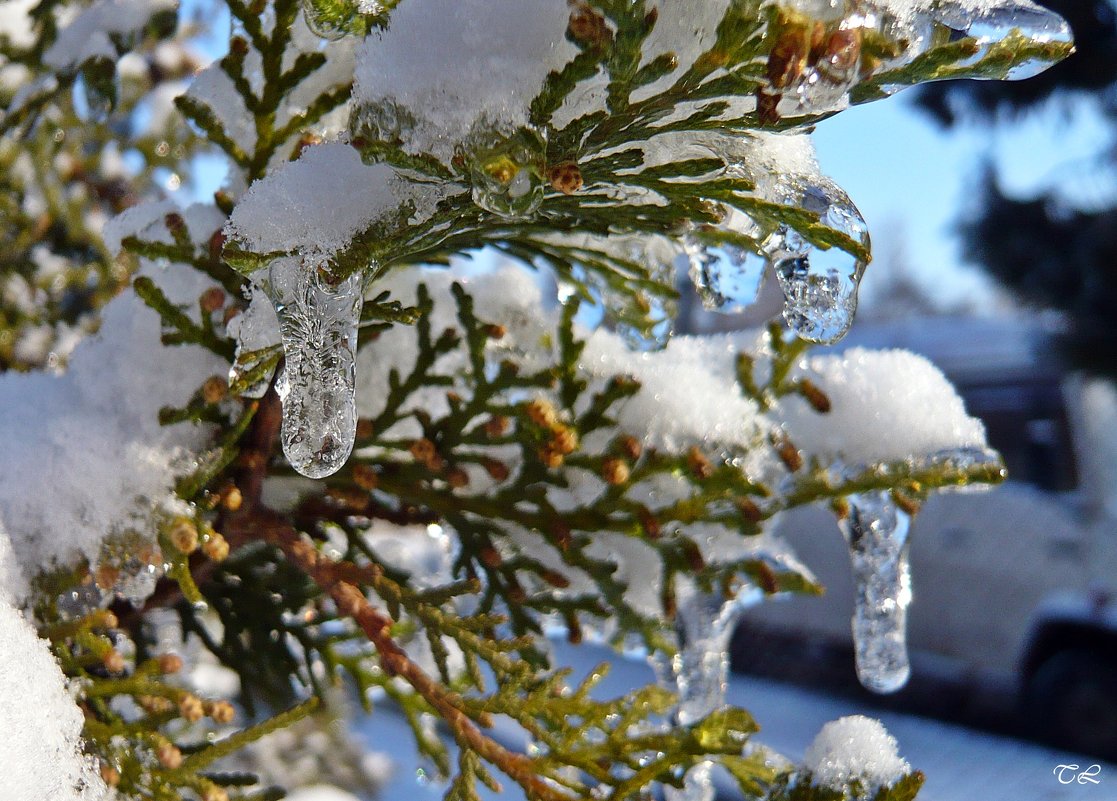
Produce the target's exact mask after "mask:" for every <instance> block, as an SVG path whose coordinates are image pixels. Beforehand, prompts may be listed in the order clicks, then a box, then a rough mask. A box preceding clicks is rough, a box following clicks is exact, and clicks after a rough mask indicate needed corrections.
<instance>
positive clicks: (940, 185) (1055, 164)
mask: <svg viewBox="0 0 1117 801" xmlns="http://www.w3.org/2000/svg"><path fill="white" fill-rule="evenodd" d="M1107 142H1109V143H1112V133H1111V132H1110V130H1109V129H1108V128H1107V126H1106V125H1105V123H1104V122H1103V121H1102V119H1101V118H1100V116H1099V115H1098V113H1097V111H1096V110H1095V109H1094V108H1093V107H1091V106H1090V105H1089V104H1087V103H1080V104H1077V105H1076V106H1074V107H1073V108H1071V110H1070V113H1069V114H1066V113H1060V112H1057V111H1045V112H1042V113H1036V114H1033V115H1030V116H1028V117H1026V118H1024V119H1022V120H1018V121H1013V122H1012V123H1007V124H1001V125H998V126H984V125H976V124H975V125H968V126H963V127H961V128H958V129H954V130H950V131H946V130H943V129H942V128H941V127H939V126H938V125H936V124H935V123H934V122H933V121H932V120H931V118H930V117H928V116H926V115H924V114H922V113H920V112H919V111H917V110H916V109H915V108H914V107H913V104H912V102H911V94H900V95H898V96H896V97H893V98H890V99H887V100H882V101H879V102H876V103H870V104H868V105H865V106H859V107H856V108H852V109H849V110H847V111H845V112H843V113H841V114H839V115H837V116H836V117H833V118H831V119H829V120H826V121H825V122H823V123H822V124H820V125H819V126H818V129H817V131H816V133H815V144H816V146H817V148H818V153H819V161H820V162H821V165H822V168H823V170H824V171H825V172H827V173H828V174H829V175H831V176H832V177H833V178H834V179H835V180H836V181H837V182H838V183H839V184H840V185H841V186H843V187H844V188H845V189H846V191H847V192H849V194H850V196H851V197H852V198H853V200H854V201H855V202H856V203H857V205H858V207H859V208H860V209H861V212H862V214H864V216H865V219H866V220H867V221H868V223H869V230H870V231H872V232H873V239H874V244H875V248H874V249H875V250H876V252H877V253H878V254H883V253H884V252H885V250H886V248H887V246H888V244H889V239H890V238H893V239H894V238H896V237H897V236H900V237H902V238H903V239H904V240H905V244H906V250H907V257H908V261H909V262H910V263H911V265H912V266H913V267H914V268H915V270H916V273H917V275H918V277H919V279H920V280H921V282H923V283H924V284H926V285H928V286H930V287H932V288H933V291H935V292H936V293H938V294H939V295H940V296H941V297H942V298H943V299H946V300H956V299H962V298H967V297H972V298H977V299H979V301H980V302H981V303H983V304H988V303H989V300H990V293H989V290H988V282H987V280H986V279H984V277H983V276H982V275H981V274H980V273H979V272H978V271H976V270H974V269H969V268H967V267H966V266H965V260H964V257H963V254H962V252H961V248H960V243H959V240H958V237H957V236H956V235H955V233H954V227H955V223H956V221H957V220H959V219H961V218H962V215H964V214H965V213H966V211H967V209H972V208H973V200H974V198H975V192H976V190H977V189H978V188H979V187H980V180H981V165H982V163H983V159H985V158H987V157H989V156H992V158H993V160H994V163H995V164H996V165H997V171H998V174H999V175H1000V177H1001V181H1002V186H1003V187H1004V188H1005V190H1006V191H1009V192H1011V193H1014V194H1022V195H1027V194H1032V193H1035V192H1037V191H1038V190H1040V189H1041V188H1043V187H1046V186H1048V185H1051V184H1053V183H1059V182H1060V181H1061V182H1063V183H1066V184H1067V185H1068V186H1071V187H1078V188H1080V189H1081V190H1082V191H1085V192H1095V193H1097V192H1102V191H1105V189H1106V188H1107V187H1106V186H1105V183H1104V180H1103V179H1102V178H1100V177H1098V176H1097V174H1096V173H1093V172H1091V171H1090V169H1089V167H1088V165H1089V163H1090V157H1091V156H1092V155H1094V154H1096V153H1097V152H1098V151H1099V150H1100V149H1102V148H1103V147H1104V146H1105V144H1106V143H1107ZM869 269H870V271H871V270H872V267H870V268H869ZM866 284H867V285H868V286H869V290H870V296H871V272H870V277H868V278H866Z"/></svg>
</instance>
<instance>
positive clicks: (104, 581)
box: [93, 531, 164, 608]
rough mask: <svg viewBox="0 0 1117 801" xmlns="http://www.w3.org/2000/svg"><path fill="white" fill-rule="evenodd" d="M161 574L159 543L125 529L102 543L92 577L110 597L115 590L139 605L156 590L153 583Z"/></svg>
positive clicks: (133, 604)
mask: <svg viewBox="0 0 1117 801" xmlns="http://www.w3.org/2000/svg"><path fill="white" fill-rule="evenodd" d="M163 573H164V564H163V554H162V552H161V551H160V550H159V546H158V545H156V544H155V543H154V542H152V541H150V540H149V539H147V538H146V537H144V536H143V535H142V534H140V533H139V532H136V531H125V532H123V533H121V534H114V535H113V536H111V537H109V538H108V539H106V540H105V542H104V543H103V544H102V546H101V554H100V558H99V560H98V562H97V565H96V567H95V568H94V570H93V577H94V580H95V581H96V583H97V586H98V587H99V588H100V589H101V590H103V591H106V592H108V593H109V595H110V596H111V594H112V593H116V594H117V595H119V596H121V597H122V598H125V599H126V600H127V601H129V602H130V603H131V604H132V606H134V607H136V608H139V607H141V606H142V605H143V602H144V601H145V600H146V599H147V597H148V596H150V595H151V594H152V593H153V592H155V584H156V582H157V581H159V579H160V578H161V577H162V576H163Z"/></svg>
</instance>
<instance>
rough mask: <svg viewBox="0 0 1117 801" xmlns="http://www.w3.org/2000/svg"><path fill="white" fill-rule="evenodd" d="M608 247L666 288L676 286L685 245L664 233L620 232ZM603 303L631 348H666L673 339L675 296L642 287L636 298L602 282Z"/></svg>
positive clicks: (648, 349) (675, 313)
mask: <svg viewBox="0 0 1117 801" xmlns="http://www.w3.org/2000/svg"><path fill="white" fill-rule="evenodd" d="M609 240H610V241H609V247H610V248H611V249H617V250H619V252H620V254H621V255H622V256H623V257H624V258H626V259H628V260H630V261H632V262H635V263H636V264H638V265H640V266H641V267H642V268H643V269H644V271H645V272H646V273H647V276H648V277H649V278H650V279H651V280H652V281H654V282H655V283H657V284H659V285H660V286H663V287H669V288H674V286H675V276H676V263H677V262H678V261H679V260H680V259H683V258H685V250H684V248H683V246H682V245H681V244H680V243H678V242H676V241H674V240H672V239H670V238H669V237H665V236H633V235H620V236H612V237H610V238H609ZM599 286H600V287H601V296H602V302H603V303H604V304H605V307H606V311H607V312H608V314H609V316H610V318H611V319H612V320H613V322H614V327H615V329H616V331H617V333H618V334H620V336H621V338H622V339H623V340H624V342H625V344H626V345H627V346H628V347H629V348H631V349H632V350H644V351H654V350H663V348H665V347H667V343H668V342H669V341H670V340H671V334H672V333H673V332H674V329H675V318H676V317H677V316H678V304H677V303H676V301H675V298H673V297H666V296H664V295H662V294H657V293H654V292H651V291H646V290H640V291H638V292H637V293H636V295H635V296H634V297H630V296H629V295H627V294H626V293H623V292H616V291H615V290H613V289H612V288H611V287H609V286H608V284H606V283H605V282H604V281H602V282H601V283H600V284H599Z"/></svg>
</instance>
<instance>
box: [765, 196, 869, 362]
mask: <svg viewBox="0 0 1117 801" xmlns="http://www.w3.org/2000/svg"><path fill="white" fill-rule="evenodd" d="M795 205H797V206H799V207H800V208H803V209H805V210H807V211H813V212H815V213H817V214H818V215H819V220H820V222H822V223H823V224H824V225H826V226H827V227H828V228H831V229H833V230H835V231H838V232H840V233H843V234H845V235H846V236H848V237H849V238H850V239H852V240H853V241H854V242H856V243H858V244H860V245H862V246H864V247H865V248H866V249H868V248H869V245H870V243H869V229H868V226H867V225H866V224H865V220H864V218H863V217H862V216H861V213H860V212H859V211H858V210H857V207H856V206H854V205H853V201H851V200H850V199H849V197H848V196H847V195H846V194H845V192H843V191H842V190H841V189H839V188H838V187H837V186H836V185H834V184H832V183H830V182H829V181H823V182H819V183H816V184H807V185H805V186H804V187H803V190H802V193H801V195H800V196H799V198H798V199H797V201H796V204H795ZM764 247H765V249H766V250H768V251H769V252H770V253H771V258H772V266H773V267H774V268H775V271H776V277H777V278H779V281H780V286H781V287H782V288H783V294H784V311H783V316H784V319H785V320H786V321H787V324H788V325H789V326H791V328H792V329H793V330H794V331H795V333H796V334H798V335H799V337H800V338H802V339H805V340H808V341H809V342H818V343H821V344H825V345H829V344H832V343H834V342H837V341H838V340H839V339H841V338H842V337H843V336H845V334H846V332H847V331H849V328H850V326H851V325H853V316H854V313H855V312H856V311H857V290H858V288H859V286H860V283H861V277H862V275H864V273H865V266H866V265H865V262H863V261H861V260H860V259H858V258H857V257H856V256H854V255H852V254H851V253H847V252H846V251H844V250H842V249H841V248H838V247H829V248H823V247H819V246H816V245H813V244H811V243H810V242H808V241H807V240H806V238H805V237H803V235H802V234H800V233H799V232H797V231H795V230H794V229H791V228H788V227H784V228H782V229H781V231H780V232H779V233H778V234H775V235H773V238H772V239H771V240H769V241H768V242H766V243H765V246H764Z"/></svg>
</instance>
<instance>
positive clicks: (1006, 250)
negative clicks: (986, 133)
mask: <svg viewBox="0 0 1117 801" xmlns="http://www.w3.org/2000/svg"><path fill="white" fill-rule="evenodd" d="M1044 5H1046V6H1048V7H1049V8H1051V9H1052V10H1054V11H1057V12H1058V13H1060V14H1062V15H1063V16H1064V17H1065V18H1066V19H1067V21H1068V22H1069V23H1070V25H1071V27H1072V28H1073V30H1074V34H1075V41H1076V47H1077V53H1075V55H1074V56H1072V57H1071V58H1068V59H1067V60H1066V61H1064V62H1063V63H1061V64H1059V65H1057V66H1056V67H1054V68H1053V69H1051V70H1049V71H1048V72H1046V73H1044V74H1043V75H1040V76H1038V77H1037V78H1036V79H1035V80H1031V81H1022V82H1014V83H1004V82H977V81H961V82H951V83H938V84H933V85H930V86H926V87H924V88H922V89H921V90H920V95H919V97H918V103H919V105H920V106H921V107H922V108H923V109H924V110H925V111H927V112H928V113H929V114H931V115H932V116H933V117H934V118H935V119H936V120H938V121H939V122H940V123H941V124H942V125H944V126H951V127H953V126H960V125H965V124H970V123H982V124H997V123H1003V122H1010V121H1013V120H1017V119H1019V118H1021V117H1022V116H1024V115H1027V114H1031V113H1036V112H1038V111H1040V110H1044V109H1046V110H1053V111H1055V112H1056V113H1057V114H1059V115H1062V116H1064V117H1065V118H1070V117H1072V116H1074V115H1076V114H1081V113H1082V112H1083V110H1084V109H1085V108H1089V107H1093V108H1094V109H1096V110H1097V111H1099V112H1100V115H1101V117H1102V119H1103V120H1104V121H1105V124H1106V125H1107V126H1109V128H1110V133H1111V134H1112V135H1111V136H1110V137H1109V138H1108V141H1102V142H1099V143H1098V149H1097V153H1096V156H1095V157H1094V159H1093V160H1092V161H1091V163H1089V164H1085V165H1076V168H1075V169H1073V170H1068V171H1065V172H1063V173H1062V174H1060V175H1057V176H1054V177H1053V179H1052V181H1051V182H1050V184H1049V185H1048V186H1046V187H1045V188H1043V189H1042V190H1041V191H1040V192H1039V193H1038V194H1036V195H1035V196H1032V197H1014V196H1013V195H1012V194H1010V193H1008V192H1006V191H1005V190H1004V189H1003V188H1002V186H1001V184H1000V183H999V181H998V176H997V175H996V173H995V171H994V170H993V169H992V167H990V168H988V169H987V171H986V173H985V176H984V189H983V193H982V199H981V201H980V205H979V206H978V208H977V209H976V210H975V211H974V213H972V215H969V216H967V217H966V218H965V219H963V220H962V221H961V229H962V235H963V242H964V248H965V254H966V257H967V259H968V260H972V261H973V262H975V263H977V264H979V265H980V266H981V267H982V268H983V269H985V270H986V271H987V272H988V273H989V274H990V275H991V276H993V277H994V278H995V279H996V280H997V281H999V282H1000V283H1001V284H1003V285H1004V286H1005V287H1007V288H1008V289H1010V290H1012V291H1013V292H1014V293H1016V294H1017V296H1018V297H1019V299H1020V300H1021V301H1023V302H1024V303H1027V304H1029V305H1035V306H1037V307H1040V308H1048V309H1055V310H1058V311H1060V312H1063V313H1064V314H1065V315H1066V322H1067V329H1066V332H1065V333H1064V335H1063V336H1062V337H1061V339H1060V344H1061V345H1062V347H1063V348H1064V350H1065V351H1066V355H1067V358H1068V359H1069V360H1070V361H1071V362H1072V363H1073V364H1074V365H1075V366H1076V367H1079V368H1081V369H1084V370H1087V371H1089V372H1092V373H1097V374H1103V375H1108V376H1110V377H1117V329H1115V328H1114V325H1113V321H1114V320H1117V281H1115V280H1114V279H1115V278H1117V181H1114V178H1117V9H1115V7H1114V4H1113V2H1112V0H1045V2H1044ZM1084 176H1089V179H1088V180H1084Z"/></svg>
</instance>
